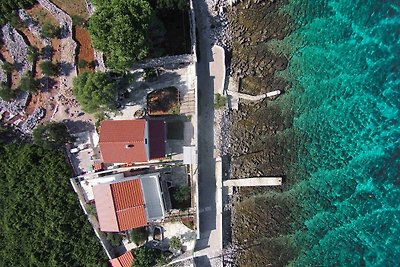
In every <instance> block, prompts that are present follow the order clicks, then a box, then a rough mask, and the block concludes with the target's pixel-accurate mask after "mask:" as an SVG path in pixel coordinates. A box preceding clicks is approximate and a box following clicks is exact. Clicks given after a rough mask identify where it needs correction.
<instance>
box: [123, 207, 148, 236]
mask: <svg viewBox="0 0 400 267" xmlns="http://www.w3.org/2000/svg"><path fill="white" fill-rule="evenodd" d="M117 220H118V225H119V229H120V231H125V230H128V229H132V228H138V227H142V226H146V225H147V218H146V210H145V209H144V205H141V206H136V207H132V208H128V209H125V210H120V211H117Z"/></svg>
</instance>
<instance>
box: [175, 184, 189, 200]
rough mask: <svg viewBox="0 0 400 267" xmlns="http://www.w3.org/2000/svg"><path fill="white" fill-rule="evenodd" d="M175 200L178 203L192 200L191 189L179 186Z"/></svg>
mask: <svg viewBox="0 0 400 267" xmlns="http://www.w3.org/2000/svg"><path fill="white" fill-rule="evenodd" d="M173 196H174V199H175V200H176V201H178V202H181V203H182V202H186V201H188V200H189V199H190V187H189V186H178V187H176V189H175V191H174V195H173Z"/></svg>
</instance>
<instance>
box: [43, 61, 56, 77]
mask: <svg viewBox="0 0 400 267" xmlns="http://www.w3.org/2000/svg"><path fill="white" fill-rule="evenodd" d="M40 69H41V70H42V73H43V74H44V75H46V76H55V75H56V74H57V71H58V68H57V65H56V64H53V63H52V62H51V61H48V60H46V61H43V62H42V63H40Z"/></svg>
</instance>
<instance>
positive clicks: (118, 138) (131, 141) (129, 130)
mask: <svg viewBox="0 0 400 267" xmlns="http://www.w3.org/2000/svg"><path fill="white" fill-rule="evenodd" d="M145 130H146V120H115V121H112V120H105V121H102V122H101V125H100V140H99V146H100V151H101V157H102V159H103V161H104V162H106V163H127V162H146V161H148V155H147V153H146V146H145V141H144V139H145V134H146V132H145Z"/></svg>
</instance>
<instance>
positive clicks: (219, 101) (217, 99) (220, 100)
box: [214, 94, 226, 109]
mask: <svg viewBox="0 0 400 267" xmlns="http://www.w3.org/2000/svg"><path fill="white" fill-rule="evenodd" d="M225 105H226V97H225V96H223V95H221V94H215V96H214V108H216V109H220V108H223V107H225Z"/></svg>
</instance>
